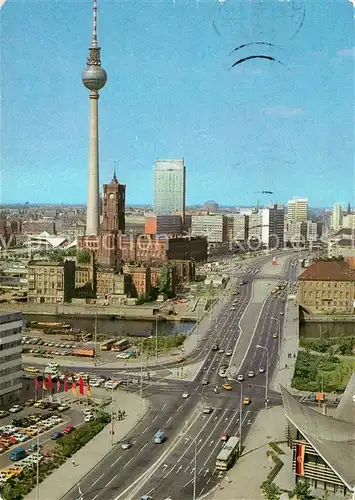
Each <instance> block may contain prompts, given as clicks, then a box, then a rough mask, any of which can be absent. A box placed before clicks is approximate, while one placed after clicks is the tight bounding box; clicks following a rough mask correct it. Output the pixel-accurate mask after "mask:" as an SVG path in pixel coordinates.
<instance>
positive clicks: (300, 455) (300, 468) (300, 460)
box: [296, 443, 306, 476]
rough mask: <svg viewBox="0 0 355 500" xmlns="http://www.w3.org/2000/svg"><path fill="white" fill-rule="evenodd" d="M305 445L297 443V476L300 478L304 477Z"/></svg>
mask: <svg viewBox="0 0 355 500" xmlns="http://www.w3.org/2000/svg"><path fill="white" fill-rule="evenodd" d="M305 448H306V447H305V445H304V444H302V443H296V474H297V475H299V476H304V452H305Z"/></svg>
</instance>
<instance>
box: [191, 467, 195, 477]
mask: <svg viewBox="0 0 355 500" xmlns="http://www.w3.org/2000/svg"><path fill="white" fill-rule="evenodd" d="M194 470H195V467H192V469H191V472H190V476H191V474H193V473H194Z"/></svg>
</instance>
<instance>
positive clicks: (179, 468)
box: [176, 465, 182, 474]
mask: <svg viewBox="0 0 355 500" xmlns="http://www.w3.org/2000/svg"><path fill="white" fill-rule="evenodd" d="M181 469H182V465H180V466H179V467H178V468H177V469H176V474H179V472H180V471H181Z"/></svg>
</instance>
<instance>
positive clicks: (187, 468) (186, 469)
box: [165, 465, 190, 477]
mask: <svg viewBox="0 0 355 500" xmlns="http://www.w3.org/2000/svg"><path fill="white" fill-rule="evenodd" d="M189 467H190V466H189V465H188V466H187V467H186V468H185V470H184V474H185V472H187V471H188V470H189ZM168 475H169V473H168V474H167V475H166V476H165V477H167V476H168Z"/></svg>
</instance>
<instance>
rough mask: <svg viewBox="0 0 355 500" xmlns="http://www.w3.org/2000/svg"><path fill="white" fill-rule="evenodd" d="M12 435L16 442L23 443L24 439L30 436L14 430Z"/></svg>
mask: <svg viewBox="0 0 355 500" xmlns="http://www.w3.org/2000/svg"><path fill="white" fill-rule="evenodd" d="M13 437H14V438H15V439H16V441H17V442H18V443H24V442H25V441H27V440H28V439H30V436H29V435H28V434H22V433H21V432H15V434H13Z"/></svg>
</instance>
